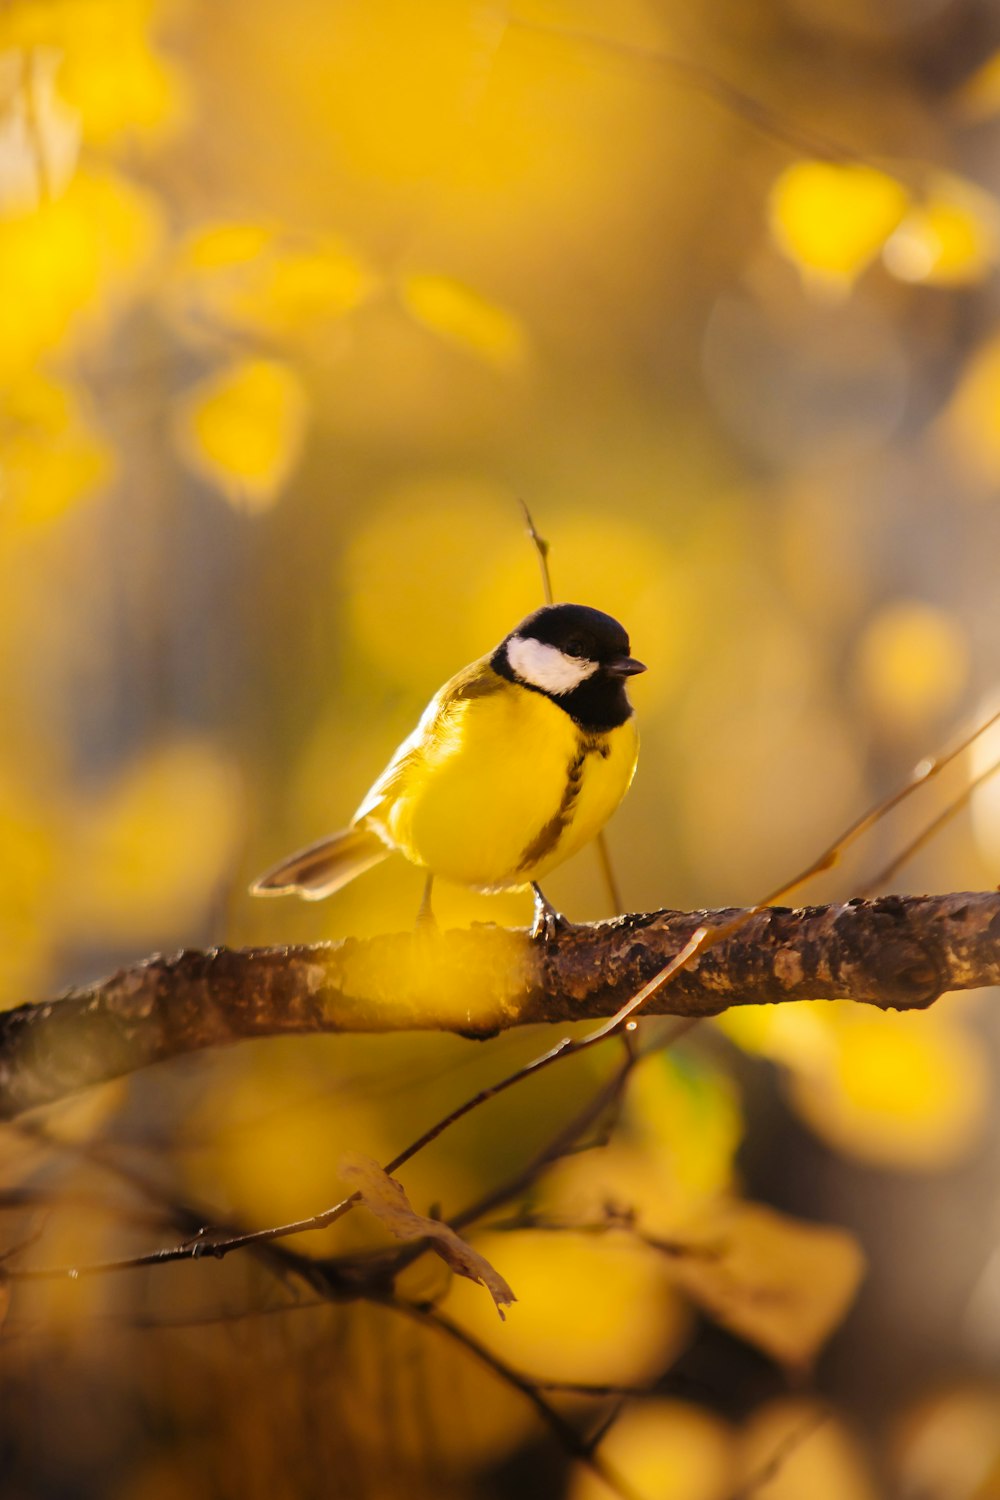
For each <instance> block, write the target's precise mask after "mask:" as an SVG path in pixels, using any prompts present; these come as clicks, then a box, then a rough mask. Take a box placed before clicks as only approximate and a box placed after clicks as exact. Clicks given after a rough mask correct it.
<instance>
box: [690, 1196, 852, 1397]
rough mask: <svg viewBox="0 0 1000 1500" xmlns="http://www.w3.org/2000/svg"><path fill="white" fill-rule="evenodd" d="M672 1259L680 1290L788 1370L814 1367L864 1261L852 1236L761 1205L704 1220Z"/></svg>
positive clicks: (733, 1206) (713, 1213)
mask: <svg viewBox="0 0 1000 1500" xmlns="http://www.w3.org/2000/svg"><path fill="white" fill-rule="evenodd" d="M683 1239H684V1243H685V1244H688V1245H691V1246H693V1247H694V1248H695V1249H697V1248H698V1247H704V1250H705V1253H704V1254H697V1253H695V1254H691V1255H682V1256H678V1257H671V1259H670V1260H669V1262H668V1263H669V1266H670V1271H671V1275H672V1277H673V1279H674V1282H675V1284H676V1285H677V1286H679V1287H682V1288H683V1289H684V1291H685V1292H687V1294H688V1296H689V1297H691V1298H692V1299H693V1300H694V1301H695V1302H697V1303H698V1305H699V1306H700V1307H701V1308H702V1309H703V1310H704V1311H705V1312H706V1313H707V1314H708V1315H709V1317H711V1318H714V1319H715V1321H716V1322H718V1323H721V1324H722V1326H723V1327H724V1328H727V1329H729V1331H730V1332H731V1333H735V1334H737V1335H739V1337H740V1338H743V1339H746V1340H747V1341H748V1342H749V1343H752V1344H755V1345H756V1346H757V1347H758V1348H760V1349H763V1350H764V1352H765V1353H767V1354H770V1355H771V1356H772V1357H773V1358H774V1359H777V1360H780V1361H781V1363H782V1364H785V1365H789V1366H791V1367H794V1368H796V1369H801V1368H805V1367H807V1366H809V1365H810V1364H811V1363H812V1361H813V1360H814V1359H815V1357H816V1355H817V1354H818V1353H819V1350H820V1348H821V1347H822V1345H823V1343H824V1342H825V1340H826V1339H827V1338H828V1337H829V1335H830V1334H831V1333H832V1332H833V1330H834V1329H835V1328H836V1327H837V1325H838V1324H839V1323H840V1321H841V1319H842V1318H843V1316H844V1314H845V1313H846V1311H847V1309H848V1307H849V1306H850V1304H851V1302H852V1301H853V1299H854V1295H855V1292H856V1291H857V1288H858V1284H859V1282H860V1280H861V1276H862V1273H863V1271H864V1258H863V1256H862V1254H861V1251H860V1249H859V1248H858V1245H857V1242H856V1241H855V1239H854V1237H853V1236H852V1235H850V1234H848V1233H847V1231H846V1230H843V1229H836V1228H833V1227H830V1226H828V1225H820V1224H805V1223H802V1222H801V1221H798V1220H795V1219H790V1218H787V1217H786V1216H785V1215H784V1214H779V1213H776V1212H775V1211H774V1210H773V1209H770V1208H764V1207H762V1206H761V1205H760V1204H755V1203H738V1202H727V1203H725V1204H720V1205H718V1206H717V1207H715V1208H712V1209H709V1210H706V1212H705V1213H703V1214H701V1215H699V1217H698V1219H697V1221H696V1223H695V1226H694V1228H693V1229H690V1228H689V1229H687V1230H685V1232H684V1235H683Z"/></svg>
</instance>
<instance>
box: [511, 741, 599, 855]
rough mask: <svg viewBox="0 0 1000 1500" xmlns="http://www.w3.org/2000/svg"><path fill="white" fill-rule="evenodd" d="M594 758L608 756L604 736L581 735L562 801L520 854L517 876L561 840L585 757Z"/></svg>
mask: <svg viewBox="0 0 1000 1500" xmlns="http://www.w3.org/2000/svg"><path fill="white" fill-rule="evenodd" d="M595 753H596V754H598V755H600V756H601V757H602V759H604V760H606V759H607V758H608V756H609V755H610V754H611V746H610V745H609V744H608V743H607V740H606V738H605V736H604V735H592V734H587V735H581V736H580V738H579V739H578V740H577V749H576V754H575V755H574V757H573V759H572V760H571V761H570V763H569V766H568V767H567V769H566V786H565V788H564V790H563V794H562V800H561V801H560V803H559V806H558V808H557V809H556V812H555V814H554V816H553V817H551V818H550V819H549V820H548V822H547V823H545V824H544V825H543V827H542V828H541V830H540V832H539V833H537V834H536V835H535V837H534V838H533V839H532V841H531V843H530V844H529V845H528V846H527V848H526V849H525V850H524V851H523V853H522V855H521V858H520V860H519V861H518V866H517V871H516V873H517V874H521V873H523V872H524V871H526V870H530V869H531V867H532V865H537V864H538V863H539V861H540V860H542V859H544V858H545V856H546V855H547V854H551V852H552V850H553V849H554V848H555V846H556V844H557V843H558V842H559V840H560V838H561V837H562V834H563V830H564V829H565V827H566V825H567V823H568V822H569V820H570V817H571V815H572V812H573V808H574V806H575V804H576V800H577V798H578V797H579V795H580V787H581V786H582V785H583V768H584V764H585V763H586V759H587V756H588V755H592V754H595Z"/></svg>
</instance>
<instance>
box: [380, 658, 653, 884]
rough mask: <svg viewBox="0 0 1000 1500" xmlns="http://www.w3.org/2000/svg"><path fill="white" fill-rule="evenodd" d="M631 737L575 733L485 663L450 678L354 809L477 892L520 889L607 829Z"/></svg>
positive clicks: (614, 732)
mask: <svg viewBox="0 0 1000 1500" xmlns="http://www.w3.org/2000/svg"><path fill="white" fill-rule="evenodd" d="M637 753H638V734H637V732H636V729H635V724H634V720H633V719H629V720H628V721H627V722H626V723H625V724H623V725H620V726H619V727H618V728H615V729H611V730H606V731H601V732H595V731H586V730H582V729H581V728H580V727H579V726H578V725H577V724H576V723H574V721H573V720H572V719H571V718H570V716H569V714H567V713H566V712H565V711H564V710H563V709H561V708H560V707H558V705H557V704H555V703H553V702H552V701H551V699H549V698H547V697H545V696H544V695H543V694H541V693H537V692H532V691H531V690H530V689H528V688H524V687H521V686H519V685H518V684H515V683H510V682H507V681H505V680H504V679H502V678H499V677H497V676H496V674H495V673H493V672H492V671H491V670H490V669H489V668H488V667H487V666H486V664H485V663H477V664H476V666H475V668H473V669H470V671H469V673H468V675H467V676H466V675H465V674H461V675H460V677H459V678H456V679H453V681H452V682H451V683H449V684H447V685H446V687H445V688H443V689H442V691H441V693H439V694H438V696H437V698H436V699H434V701H433V702H432V703H431V704H430V706H429V707H428V709H427V712H426V713H425V714H424V717H423V719H422V720H421V722H420V725H419V726H418V728H417V730H416V731H415V732H414V734H413V735H412V736H411V738H410V739H409V740H408V741H407V742H406V743H405V744H404V745H402V746H400V749H399V751H398V752H397V755H396V757H395V758H394V760H393V762H392V764H391V765H390V766H389V768H388V769H387V771H386V773H385V775H384V776H383V777H382V778H381V779H380V782H379V783H377V784H376V786H375V787H373V789H372V793H371V794H370V795H369V797H368V798H367V799H366V801H365V803H363V804H362V807H361V809H359V813H358V817H359V820H360V819H362V818H363V819H364V820H365V821H367V822H369V823H370V824H371V825H372V826H374V827H375V828H377V829H378V831H379V832H381V833H382V834H383V836H384V837H386V838H387V839H388V840H389V841H391V842H392V844H393V845H394V846H395V847H396V848H398V849H400V850H401V851H402V852H403V853H404V854H405V855H406V856H407V858H409V859H411V860H413V861H414V863H416V864H419V865H423V866H425V867H426V868H427V869H428V870H429V871H431V873H432V874H434V875H439V876H442V877H443V878H445V879H447V880H454V881H457V882H459V883H460V884H463V885H470V886H474V887H477V888H479V889H481V890H502V889H506V888H509V887H512V886H520V885H526V884H527V883H528V882H529V881H531V880H537V879H539V878H540V877H541V876H543V875H544V874H545V873H546V872H547V871H548V870H551V869H552V868H553V867H554V866H556V865H558V864H560V863H561V862H562V861H563V860H564V859H566V858H568V856H569V855H571V854H573V853H575V851H576V850H577V849H579V848H580V847H581V846H582V845H583V844H585V843H586V842H587V841H588V840H589V839H591V838H593V837H594V835H595V834H596V833H597V832H598V831H599V830H600V829H601V828H602V827H603V825H604V823H605V822H606V821H607V819H608V818H609V817H610V816H611V814H612V813H613V812H614V810H615V808H616V807H617V806H618V804H619V802H620V801H621V799H622V797H623V796H624V795H625V793H626V791H627V790H628V787H629V783H630V782H631V780H632V776H633V773H634V771H635V763H636V756H637Z"/></svg>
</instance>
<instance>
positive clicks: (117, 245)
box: [0, 168, 162, 378]
mask: <svg viewBox="0 0 1000 1500" xmlns="http://www.w3.org/2000/svg"><path fill="white" fill-rule="evenodd" d="M161 228H162V224H161V217H160V212H159V209H158V207H157V205H156V203H155V200H154V199H153V198H152V197H151V196H150V195H149V194H148V193H146V192H144V191H142V190H141V189H140V188H138V187H136V186H135V185H134V184H133V183H130V182H128V181H127V180H126V179H125V178H122V177H118V176H116V175H114V174H113V173H110V172H97V171H94V170H92V169H89V168H88V169H83V168H81V169H80V170H79V171H78V172H77V173H76V175H75V177H74V178H73V180H72V182H71V183H70V184H69V186H68V188H67V189H66V191H65V192H64V193H63V194H62V195H61V197H59V198H57V199H56V200H54V201H50V202H46V203H43V204H42V206H41V207H40V208H39V209H38V211H37V212H36V213H33V214H29V215H27V216H26V217H23V218H20V219H17V220H12V221H8V222H6V223H0V286H2V287H4V288H11V287H16V288H17V295H16V296H13V295H10V293H9V292H8V293H7V294H6V295H5V296H4V297H3V299H2V302H0V376H5V377H8V378H9V377H10V376H12V375H14V374H16V373H17V372H19V371H21V370H23V369H25V368H27V367H28V366H30V365H31V364H33V363H34V362H35V361H37V360H39V359H41V358H43V357H44V358H51V357H52V355H53V353H54V352H62V353H65V352H73V351H74V350H75V349H76V348H78V347H82V346H83V345H84V344H85V343H87V342H90V341H92V340H94V339H95V338H96V337H99V336H101V335H103V334H105V333H106V332H107V331H108V330H109V329H110V328H111V326H112V325H113V323H114V321H115V319H116V318H117V316H118V315H119V313H120V312H121V311H122V310H123V308H124V307H125V306H126V305H127V303H128V302H129V300H130V299H131V298H132V296H134V294H135V292H136V291H137V290H138V287H139V285H140V283H141V278H142V276H143V275H144V273H145V272H146V271H147V269H148V267H149V265H150V262H151V261H152V258H153V255H154V252H155V250H156V248H157V246H158V244H159V239H160V233H161Z"/></svg>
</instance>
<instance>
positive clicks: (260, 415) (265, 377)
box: [175, 359, 307, 510]
mask: <svg viewBox="0 0 1000 1500" xmlns="http://www.w3.org/2000/svg"><path fill="white" fill-rule="evenodd" d="M306 418H307V404H306V395H305V391H304V390H303V388H302V384H301V382H300V381H299V379H298V376H297V375H296V374H295V373H294V371H293V370H292V369H290V368H289V366H288V365H285V364H280V363H278V362H277V361H276V360H266V359H247V360H243V361H241V362H240V363H238V364H232V365H228V366H225V367H224V368H223V369H221V370H217V371H215V372H214V373H213V374H211V375H208V376H206V377H205V379H204V380H201V381H199V382H198V384H197V385H195V386H194V387H192V389H190V390H189V391H187V392H186V394H185V395H184V396H183V398H182V399H181V400H180V401H179V403H178V406H177V411H176V418H175V431H176V434H177V439H178V442H179V444H180V449H181V453H182V454H183V456H184V458H185V459H186V461H187V462H188V463H189V464H190V465H191V467H192V468H193V469H194V470H195V471H196V473H198V474H200V475H201V476H202V477H203V478H204V479H206V480H208V482H209V483H210V484H213V485H214V486H215V487H216V488H217V489H218V490H220V491H221V492H222V494H223V495H225V497H226V499H227V500H229V501H230V502H231V503H232V504H234V505H237V506H240V507H243V508H246V509H247V510H264V509H266V508H267V507H268V506H269V505H271V504H272V503H273V502H274V500H275V499H276V498H277V496H278V494H279V493H280V491H281V489H282V487H283V486H284V485H285V483H286V482H287V480H288V479H289V477H290V476H291V474H292V472H293V470H294V469H295V466H296V464H297V463H298V460H299V455H300V454H301V452H302V446H303V443H304V440H305V431H306Z"/></svg>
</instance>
